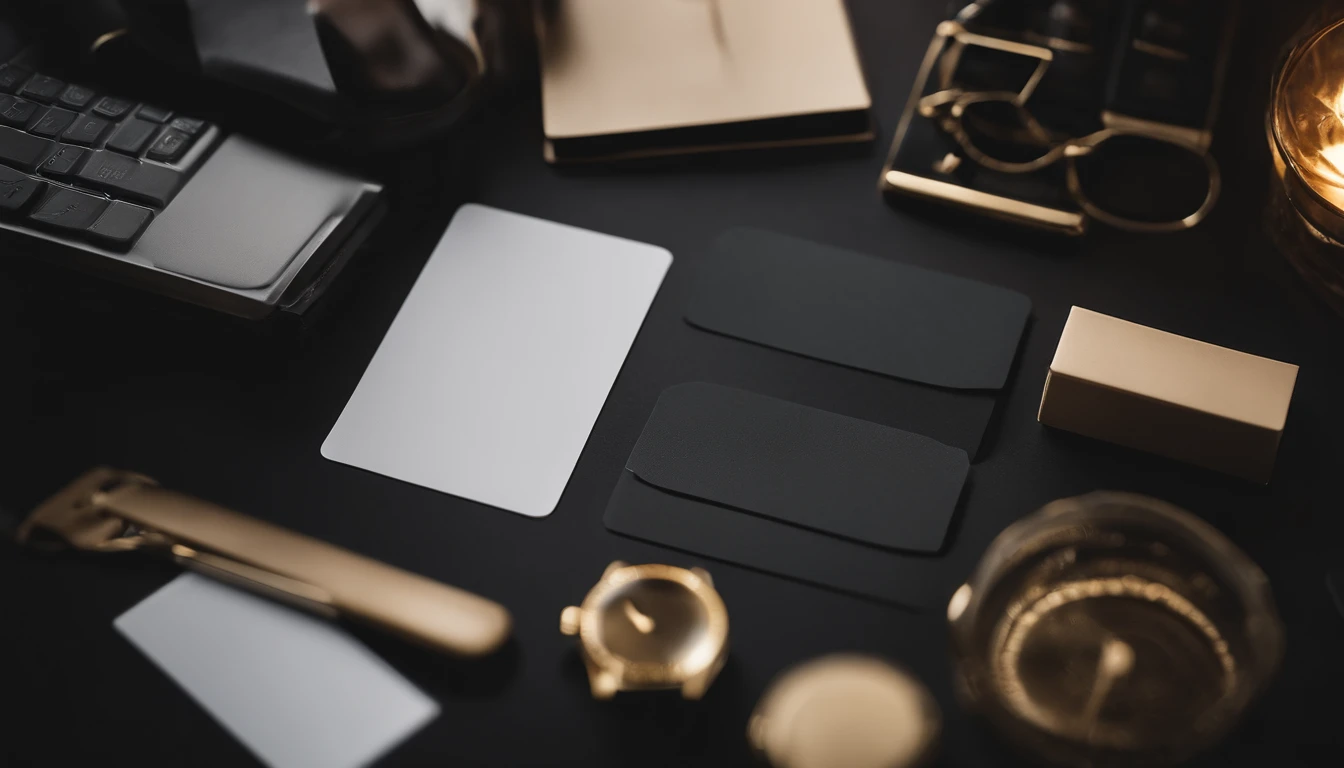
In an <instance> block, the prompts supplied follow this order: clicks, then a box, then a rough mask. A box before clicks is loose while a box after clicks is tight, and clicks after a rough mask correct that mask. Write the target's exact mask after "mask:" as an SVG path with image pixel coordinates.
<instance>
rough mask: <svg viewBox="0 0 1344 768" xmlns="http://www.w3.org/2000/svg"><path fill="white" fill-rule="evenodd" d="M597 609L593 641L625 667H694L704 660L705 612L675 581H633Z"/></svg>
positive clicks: (706, 612) (694, 596)
mask: <svg viewBox="0 0 1344 768" xmlns="http://www.w3.org/2000/svg"><path fill="white" fill-rule="evenodd" d="M597 610H598V612H599V621H598V627H599V630H600V636H599V637H598V638H596V639H597V640H598V642H599V643H601V644H602V645H603V646H605V647H606V649H607V650H608V651H610V652H611V653H612V654H614V655H615V656H617V657H619V658H621V659H624V660H625V661H627V662H630V663H634V664H656V665H669V666H678V667H685V668H695V667H696V666H697V662H699V660H700V657H701V656H704V655H706V654H705V650H706V649H705V644H706V639H707V633H706V625H707V624H708V622H709V613H708V611H707V610H706V608H705V604H704V602H703V601H702V600H701V599H700V597H699V596H697V595H696V594H695V593H694V592H692V591H691V590H689V589H687V588H686V587H685V586H683V585H681V584H680V583H678V582H675V581H669V580H666V579H653V578H645V579H636V580H634V581H631V582H629V583H626V584H622V585H620V586H619V587H617V588H616V589H613V590H612V591H611V593H610V594H609V595H607V596H606V599H605V600H603V602H602V604H601V605H600V606H599V607H598V609H597ZM712 655H713V654H712V652H711V653H710V654H708V657H712ZM707 660H708V659H706V661H707Z"/></svg>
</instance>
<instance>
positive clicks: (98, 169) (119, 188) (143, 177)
mask: <svg viewBox="0 0 1344 768" xmlns="http://www.w3.org/2000/svg"><path fill="white" fill-rule="evenodd" d="M75 182H76V183H77V184H79V185H80V186H84V187H91V188H93V189H97V190H101V191H103V192H107V193H108V194H110V195H112V196H113V197H122V198H126V199H127V200H135V201H137V202H141V203H146V204H148V205H152V206H154V207H156V208H162V207H164V206H166V205H168V201H169V200H171V199H173V195H175V194H177V189H178V187H180V186H181V185H182V174H180V173H178V172H177V171H174V170H172V169H171V168H164V167H163V166H161V165H154V164H152V163H142V162H140V161H139V160H135V159H133V158H130V157H126V156H125V155H119V154H117V153H116V152H109V151H108V150H106V149H100V150H97V151H95V152H93V155H92V157H90V158H89V161H88V162H87V163H85V164H84V167H83V168H82V169H80V171H79V176H78V177H77V178H76V179H75Z"/></svg>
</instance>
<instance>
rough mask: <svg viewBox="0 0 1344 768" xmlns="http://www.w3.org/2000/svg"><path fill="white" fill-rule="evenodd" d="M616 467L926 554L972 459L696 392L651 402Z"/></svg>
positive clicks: (800, 409)
mask: <svg viewBox="0 0 1344 768" xmlns="http://www.w3.org/2000/svg"><path fill="white" fill-rule="evenodd" d="M626 468H627V469H629V470H630V471H631V472H633V473H634V474H635V476H637V477H638V478H639V479H640V480H642V481H644V482H645V483H648V484H650V485H653V486H655V487H657V488H661V489H663V490H667V491H672V492H674V493H679V494H684V495H687V496H693V497H696V498H701V499H708V500H711V501H713V502H715V503H717V504H720V505H723V506H727V507H732V508H734V509H738V510H742V511H745V512H751V513H754V514H757V515H761V516H763V517H769V518H773V519H775V520H779V521H781V522H785V523H791V524H793V525H797V526H801V527H804V528H811V529H813V530H817V531H820V532H822V533H829V534H832V535H835V536H839V537H842V538H847V539H853V540H855V541H859V542H863V543H866V544H873V545H876V546H880V547H886V548H889V549H899V550H907V551H915V552H928V553H933V552H937V551H938V550H940V549H941V548H942V546H943V539H944V537H945V536H946V534H947V527H948V524H949V523H950V522H951V519H952V513H953V511H954V510H955V509H956V505H957V500H958V499H959V498H960V496H961V491H962V487H963V486H964V485H965V483H966V475H967V473H968V472H969V471H970V460H969V458H968V457H967V455H966V452H965V451H963V450H961V449H960V448H951V447H948V446H946V445H943V444H942V443H939V442H937V441H935V440H932V439H930V438H927V437H923V436H921V435H916V434H912V433H910V432H903V431H901V430H899V429H893V428H891V427H886V426H882V425H880V424H874V423H872V422H868V421H861V420H859V419H853V418H850V417H848V416H841V415H838V414H834V413H829V412H827V411H822V410H818V409H816V408H809V407H807V406H803V405H798V404H796V403H790V402H787V401H784V400H777V399H775V398H771V397H763V396H761V395H756V394H753V393H751V392H745V391H743V390H740V389H732V388H729V387H721V386H717V385H713V384H703V383H694V384H681V385H679V386H675V387H672V388H670V389H668V390H666V391H665V392H663V394H662V396H661V397H659V398H658V403H657V405H656V406H655V407H654V409H653V414H652V415H651V416H650V417H649V421H648V423H647V424H646V425H645V427H644V433H643V434H642V435H641V436H640V438H639V442H638V443H636V444H635V448H634V451H633V452H632V453H631V454H630V458H629V460H628V461H627V463H626Z"/></svg>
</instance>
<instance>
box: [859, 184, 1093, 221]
mask: <svg viewBox="0 0 1344 768" xmlns="http://www.w3.org/2000/svg"><path fill="white" fill-rule="evenodd" d="M882 178H883V180H884V181H885V182H886V188H887V190H888V191H890V192H901V193H905V194H910V195H913V196H915V197H926V198H927V197H931V198H935V199H937V200H941V201H943V202H947V203H952V204H953V205H956V206H958V207H961V208H966V209H969V210H972V211H975V212H976V213H980V214H984V215H986V216H990V217H992V218H995V219H1000V220H1002V221H1008V222H1013V223H1016V224H1030V225H1032V226H1037V227H1040V228H1043V229H1048V230H1051V231H1054V232H1058V233H1060V234H1065V235H1081V234H1083V233H1084V232H1085V231H1087V218H1086V217H1085V216H1083V214H1081V213H1079V212H1077V211H1061V210H1059V209H1058V208H1047V207H1045V206H1043V205H1036V204H1034V203H1027V202H1023V201H1022V200H1015V199H1013V198H1010V197H1001V196H999V195H991V194H989V193H988V192H981V191H980V190H978V189H970V188H969V187H962V186H959V185H957V184H949V183H947V182H945V181H938V180H937V179H930V178H926V177H924V176H916V175H915V174H912V173H906V172H904V171H894V170H889V171H887V173H886V174H885V175H884V176H883V177H882Z"/></svg>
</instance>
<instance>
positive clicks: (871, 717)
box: [747, 654, 941, 768]
mask: <svg viewBox="0 0 1344 768" xmlns="http://www.w3.org/2000/svg"><path fill="white" fill-rule="evenodd" d="M940 728H941V717H940V715H939V711H938V705H937V703H936V702H934V700H933V697H932V696H930V695H929V692H928V690H926V689H925V688H924V686H923V685H922V684H921V683H920V682H919V681H918V680H916V679H915V678H913V677H911V676H910V675H909V674H907V673H905V672H904V671H902V670H900V669H898V668H896V667H894V666H892V665H890V664H888V663H887V662H885V661H882V660H881V659H876V658H873V657H870V656H859V655H849V654H842V655H835V656H825V657H822V658H820V659H816V660H814V661H810V662H807V663H805V664H803V665H801V666H798V667H795V668H793V669H792V670H790V671H788V672H786V673H785V674H784V675H783V676H782V677H780V678H779V679H778V680H776V681H775V682H774V684H772V685H771V686H770V688H769V690H767V691H766V692H765V695H764V696H762V697H761V700H760V702H759V703H758V704H757V705H756V711H755V712H753V713H752V716H751V722H750V724H749V725H748V727H747V737H748V738H749V739H750V740H751V744H752V747H753V748H755V749H756V751H757V752H759V753H761V754H762V755H764V756H765V758H766V759H767V760H769V762H770V764H771V765H772V766H774V767H775V768H821V767H822V766H837V765H843V766H845V767H846V768H914V766H919V765H924V764H925V762H926V761H927V760H928V758H929V757H930V755H931V754H932V752H933V749H934V747H935V746H936V744H937V741H938V733H939V730H940Z"/></svg>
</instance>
